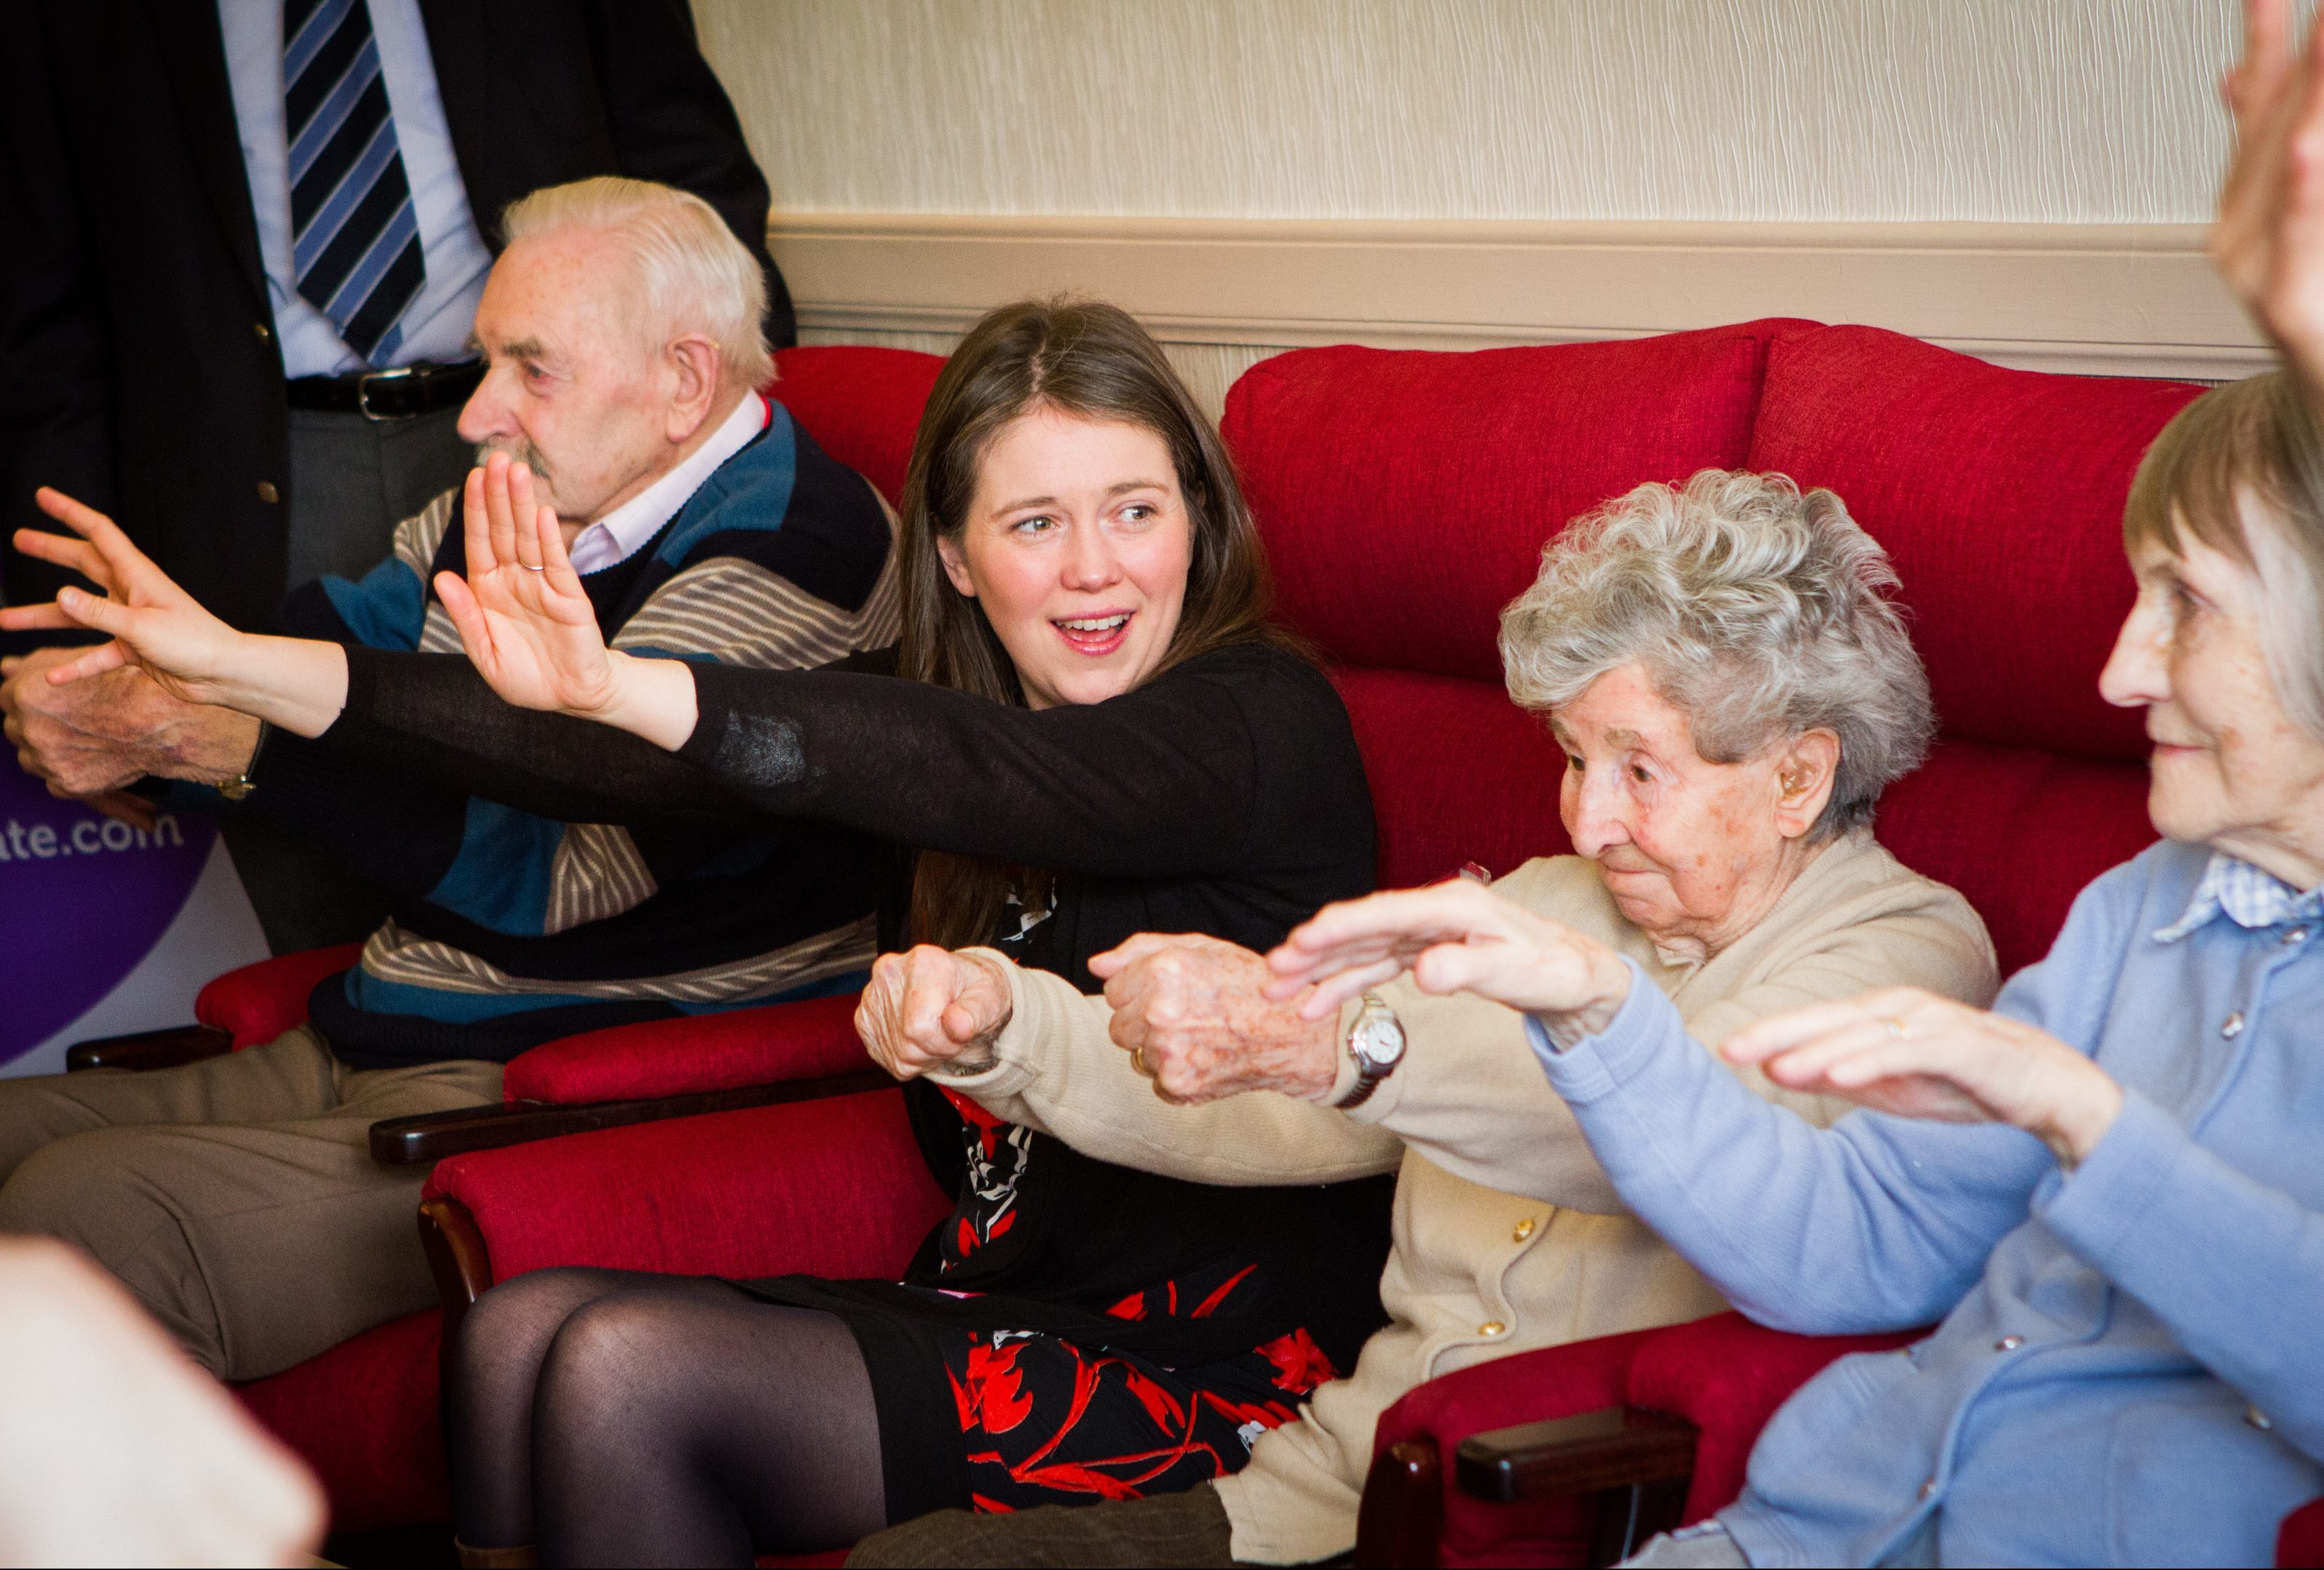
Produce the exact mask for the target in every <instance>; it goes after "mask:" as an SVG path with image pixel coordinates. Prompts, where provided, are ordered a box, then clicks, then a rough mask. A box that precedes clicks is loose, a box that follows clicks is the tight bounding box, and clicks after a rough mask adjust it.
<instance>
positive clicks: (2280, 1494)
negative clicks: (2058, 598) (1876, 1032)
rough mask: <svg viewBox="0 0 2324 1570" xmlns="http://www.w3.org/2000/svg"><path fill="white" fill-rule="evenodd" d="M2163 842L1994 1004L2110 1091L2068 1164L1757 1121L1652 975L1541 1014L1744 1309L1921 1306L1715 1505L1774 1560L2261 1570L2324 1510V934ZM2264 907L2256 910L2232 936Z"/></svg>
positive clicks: (1612, 1160) (2076, 913)
mask: <svg viewBox="0 0 2324 1570" xmlns="http://www.w3.org/2000/svg"><path fill="white" fill-rule="evenodd" d="M2255 892H2258V893H2264V892H2265V891H2264V889H2258V890H2255V888H2254V887H2252V886H2251V880H2250V879H2247V878H2244V877H2242V876H2241V875H2240V874H2238V873H2236V869H2234V868H2231V867H2227V868H2223V867H2222V866H2220V865H2219V864H2216V863H2213V862H2212V861H2211V860H2210V858H2209V853H2208V852H2207V851H2205V850H2204V849H2203V848H2202V847H2201V846H2199V845H2180V844H2174V843H2172V842H2170V841H2165V842H2163V844H2161V845H2156V846H2154V847H2153V848H2152V849H2150V850H2148V851H2146V852H2145V853H2144V854H2141V855H2140V856H2139V857H2138V858H2137V859H2135V861H2131V862H2129V863H2126V864H2124V865H2122V866H2119V867H2116V868H2115V869H2114V870H2113V871H2112V872H2110V873H2107V874H2106V875H2105V876H2104V877H2101V878H2100V879H2098V882H2095V883H2092V884H2091V885H2090V886H2089V888H2088V889H2086V890H2084V891H2082V894H2081V896H2080V899H2078V900H2076V901H2075V902H2074V908H2073V910H2072V912H2071V914H2070V915H2069V916H2068V917H2067V919H2066V925H2065V928H2064V929H2063V930H2062V931H2061V932H2060V933H2059V935H2058V941H2057V944H2056V946H2055V947H2052V950H2051V951H2050V955H2049V956H2048V957H2047V958H2045V959H2044V960H2043V961H2042V963H2041V964H2039V965H2032V966H2029V967H2028V968H2026V969H2025V970H2024V971H2021V972H2020V973H2018V974H2016V975H2015V976H2014V977H2012V978H2011V980H2010V982H2009V984H2008V985H2007V986H2006V987H2005V988H2003V989H2002V993H2001V996H2000V998H1999V999H1998V1000H1997V1002H1996V1003H1995V1005H1994V1007H1995V1011H1997V1012H1998V1013H2001V1014H2005V1015H2007V1016H2010V1017H2011V1018H2014V1019H2018V1020H2023V1021H2026V1022H2028V1023H2030V1024H2033V1025H2035V1026H2038V1027H2039V1028H2041V1029H2042V1030H2046V1031H2048V1032H2049V1033H2050V1034H2051V1035H2052V1036H2055V1037H2057V1038H2058V1039H2060V1040H2061V1041H2063V1042H2065V1043H2066V1044H2067V1045H2068V1046H2070V1047H2072V1048H2076V1049H2077V1050H2080V1051H2082V1052H2086V1053H2089V1054H2090V1055H2091V1056H2092V1057H2094V1058H2095V1059H2096V1060H2097V1061H2098V1065H2099V1066H2100V1067H2103V1068H2105V1069H2106V1070H2107V1072H2108V1073H2109V1074H2111V1075H2112V1076H2114V1078H2115V1079H2116V1082H2117V1083H2118V1084H2120V1085H2121V1086H2122V1087H2123V1096H2124V1101H2123V1109H2122V1113H2121V1115H2120V1116H2119V1117H2118V1118H2116V1121H2115V1124H2114V1127H2113V1128H2112V1129H2110V1130H2108V1131H2107V1134H2106V1137H2105V1138H2104V1139H2102V1140H2100V1141H2098V1147H2097V1149H2095V1150H2092V1151H2091V1152H2090V1155H2089V1159H2087V1160H2085V1161H2083V1162H2082V1164H2081V1165H2080V1168H2077V1169H2076V1170H2075V1171H2073V1172H2071V1173H2067V1172H2064V1171H2062V1170H2061V1169H2060V1168H2059V1166H2058V1163H2057V1161H2056V1160H2055V1159H2052V1156H2051V1154H2050V1152H2049V1150H2047V1149H2046V1148H2044V1147H2043V1144H2042V1143H2041V1141H2038V1140H2035V1139H2034V1138H2033V1136H2032V1135H2030V1134H2026V1133H2024V1132H2021V1131H2018V1130H2016V1129H2014V1128H2009V1127H2006V1126H1999V1125H1995V1124H1981V1125H1977V1126H1963V1125H1959V1124H1950V1123H1938V1122H1918V1121H1914V1120H1911V1119H1905V1118H1897V1117H1888V1116H1884V1115H1882V1114H1879V1113H1870V1112H1865V1111H1858V1112H1853V1113H1849V1114H1848V1115H1847V1116H1846V1117H1843V1118H1841V1119H1840V1121H1839V1122H1835V1123H1834V1124H1832V1125H1831V1128H1829V1129H1817V1128H1813V1127H1812V1126H1810V1125H1809V1124H1808V1123H1807V1122H1804V1121H1803V1120H1802V1119H1800V1118H1797V1117H1794V1116H1793V1115H1792V1114H1791V1113H1787V1112H1784V1111H1782V1110H1781V1109H1779V1108H1776V1107H1774V1106H1771V1105H1769V1104H1767V1103H1766V1102H1764V1101H1762V1100H1760V1099H1759V1098H1758V1097H1757V1096H1756V1095H1753V1094H1751V1093H1750V1092H1749V1091H1748V1090H1747V1089H1745V1088H1744V1086H1743V1085H1742V1082H1741V1081H1739V1080H1738V1079H1737V1078H1736V1077H1735V1076H1733V1075H1732V1074H1729V1072H1727V1070H1726V1069H1725V1068H1723V1067H1720V1064H1719V1063H1718V1062H1717V1060H1716V1059H1714V1058H1713V1057H1711V1054H1710V1053H1709V1052H1707V1051H1705V1050H1704V1049H1703V1048H1701V1047H1699V1046H1697V1045H1695V1044H1694V1043H1692V1042H1691V1041H1690V1040H1688V1039H1687V1036H1686V1029H1685V1026H1684V1025H1683V1023H1682V1022H1681V1021H1680V1020H1679V1017H1678V1015H1677V1013H1676V1012H1675V1011H1673V1010H1672V1008H1671V1006H1670V1003H1669V1002H1668V1000H1667V999H1666V998H1665V997H1664V996H1663V994H1662V993H1661V992H1660V991H1659V990H1657V989H1656V988H1655V987H1653V986H1651V985H1648V984H1645V983H1644V982H1643V981H1641V982H1638V983H1637V984H1633V985H1632V987H1631V989H1630V996H1629V998H1628V1001H1627V1002H1625V1003H1624V1004H1623V1006H1622V1008H1621V1011H1619V1012H1618V1014H1617V1015H1616V1016H1615V1018H1614V1021H1613V1022H1612V1023H1611V1024H1610V1025H1609V1026H1608V1028H1607V1029H1606V1030H1605V1032H1604V1033H1603V1034H1601V1035H1599V1036H1595V1037H1589V1038H1585V1039H1582V1041H1580V1042H1578V1043H1576V1044H1575V1045H1574V1046H1573V1047H1572V1048H1571V1049H1570V1050H1567V1051H1563V1052H1560V1051H1557V1050H1556V1049H1554V1048H1553V1047H1551V1046H1550V1043H1549V1039H1548V1037H1547V1036H1546V1034H1545V1033H1538V1032H1537V1033H1536V1035H1535V1051H1536V1053H1538V1054H1539V1055H1540V1057H1541V1059H1542V1063H1543V1067H1544V1069H1545V1072H1546V1073H1547V1074H1548V1076H1549V1079H1550V1083H1551V1084H1552V1085H1554V1086H1555V1087H1556V1088H1557V1091H1558V1093H1559V1094H1561V1095H1563V1097H1564V1098H1565V1100H1566V1102H1567V1104H1569V1105H1571V1106H1572V1109H1573V1113H1574V1116H1575V1118H1576V1120H1577V1121H1578V1122H1580V1123H1581V1125H1582V1132H1583V1133H1584V1134H1585V1135H1586V1136H1587V1137H1588V1139H1589V1141H1590V1148H1591V1150H1592V1151H1593V1152H1595V1153H1596V1155H1597V1157H1598V1159H1599V1160H1600V1163H1601V1164H1602V1165H1603V1166H1604V1168H1605V1169H1606V1172H1607V1174H1608V1176H1609V1177H1610V1178H1612V1179H1613V1181H1614V1186H1615V1187H1616V1188H1617V1189H1618V1190H1619V1191H1620V1193H1621V1195H1622V1197H1623V1198H1624V1200H1626V1201H1627V1202H1628V1204H1629V1205H1630V1206H1631V1207H1632V1209H1633V1210H1634V1211H1635V1212H1636V1213H1637V1216H1638V1217H1639V1219H1640V1220H1642V1221H1644V1222H1646V1224H1648V1225H1650V1226H1652V1227H1653V1228H1654V1229H1655V1231H1656V1232H1658V1233H1661V1234H1662V1235H1663V1237H1664V1238H1665V1239H1666V1240H1667V1241H1668V1242H1670V1244H1671V1246H1672V1247H1674V1248H1675V1249H1676V1250H1677V1251H1679V1253H1680V1254H1682V1255H1683V1256H1684V1257H1685V1258H1686V1260H1687V1261H1689V1262H1690V1263H1692V1264H1693V1265H1694V1266H1695V1267H1696V1268H1697V1269H1699V1270H1701V1271H1702V1272H1703V1274H1704V1275H1705V1276H1707V1277H1708V1278H1710V1279H1711V1282H1712V1283H1713V1284H1714V1285H1715V1286H1717V1287H1718V1288H1719V1289H1720V1292H1722V1293H1723V1294H1725V1295H1726V1297H1727V1298H1728V1300H1729V1302H1731V1303H1733V1304H1734V1305H1735V1306H1736V1307H1738V1308H1740V1309H1741V1310H1742V1311H1743V1312H1744V1313H1745V1314H1747V1315H1748V1316H1750V1317H1751V1318H1753V1319H1755V1320H1757V1321H1758V1322H1759V1323H1760V1324H1763V1325H1772V1326H1774V1327H1775V1328H1777V1329H1781V1330H1791V1331H1798V1332H1803V1333H1805V1334H1810V1335H1835V1334H1841V1333H1847V1332H1863V1331H1875V1330H1896V1329H1904V1328H1907V1327H1910V1326H1913V1325H1926V1324H1929V1323H1931V1322H1932V1321H1935V1322H1937V1328H1936V1329H1935V1330H1934V1331H1933V1332H1932V1333H1931V1334H1930V1335H1929V1336H1928V1337H1927V1338H1926V1339H1924V1340H1923V1341H1921V1342H1919V1343H1918V1344H1915V1345H1914V1346H1913V1347H1911V1348H1910V1349H1908V1350H1907V1351H1904V1352H1902V1353H1873V1354H1863V1355H1858V1356H1854V1357H1846V1358H1842V1359H1840V1361H1839V1362H1835V1363H1833V1364H1832V1365H1831V1367H1830V1368H1829V1369H1826V1370H1825V1371H1823V1372H1822V1373H1821V1374H1819V1375H1818V1376H1816V1378H1814V1379H1812V1380H1811V1381H1808V1383H1807V1384H1805V1385H1803V1387H1801V1389H1800V1390H1799V1392H1798V1393H1797V1394H1795V1395H1794V1396H1793V1398H1792V1399H1790V1400H1789V1401H1788V1402H1786V1403H1785V1404H1784V1408H1782V1409H1781V1410H1780V1411H1778V1412H1777V1413H1776V1414H1775V1419H1774V1420H1773V1421H1772V1422H1770V1423H1769V1424H1768V1425H1767V1427H1766V1432H1765V1433H1763V1434H1762V1435H1761V1436H1760V1437H1759V1442H1758V1445H1757V1447H1756V1448H1755V1449H1754V1450H1753V1451H1752V1453H1751V1465H1750V1473H1749V1483H1748V1487H1746V1489H1745V1490H1744V1492H1743V1497H1742V1498H1741V1499H1739V1500H1738V1501H1736V1502H1735V1503H1734V1504H1732V1505H1730V1506H1729V1507H1728V1508H1727V1509H1726V1510H1722V1511H1721V1512H1720V1518H1719V1519H1720V1523H1721V1524H1722V1525H1724V1526H1725V1527H1726V1528H1727V1529H1728V1531H1729V1533H1731V1534H1732V1535H1733V1537H1734V1539H1735V1541H1736V1543H1737V1544H1738V1546H1739V1547H1741V1548H1742V1550H1743V1552H1744V1554H1745V1556H1747V1557H1748V1559H1749V1560H1750V1562H1751V1563H1752V1564H1753V1565H1877V1564H1879V1563H1881V1562H1882V1561H1884V1560H1885V1559H1886V1558H1887V1557H1888V1556H1891V1555H1893V1554H1895V1553H1896V1552H1898V1551H1899V1549H1900V1548H1901V1547H1903V1546H1904V1545H1906V1544H1908V1543H1910V1542H1911V1541H1912V1540H1913V1539H1914V1537H1915V1535H1916V1534H1918V1533H1920V1532H1922V1531H1923V1530H1926V1529H1928V1528H1930V1527H1931V1526H1932V1525H1933V1528H1934V1532H1935V1536H1936V1539H1937V1547H1938V1552H1939V1556H1940V1559H1941V1563H1944V1564H1948V1565H2265V1564H2268V1563H2270V1562H2271V1560H2272V1557H2273V1548H2274V1540H2275V1531H2276V1526H2277V1523H2278V1522H2279V1521H2280V1520H2281V1519H2282V1517H2283V1516H2284V1515H2285V1514H2286V1513H2288V1512H2289V1511H2291V1510H2293V1509H2295V1508H2296V1507H2298V1506H2300V1505H2301V1504H2304V1503H2306V1502H2307V1501H2310V1500H2311V1499H2314V1498H2315V1497H2317V1496H2318V1495H2319V1494H2324V1464H2319V1463H2324V1159H2319V1150H2324V920H2320V919H2319V915H2324V911H2319V901H2318V900H2315V899H2313V898H2310V897H2303V896H2299V895H2297V894H2293V893H2292V891H2282V892H2283V893H2284V894H2287V895H2290V897H2289V898H2274V899H2255V898H2253V897H2252V896H2253V895H2254V893H2255ZM2246 921H2249V922H2251V923H2252V924H2251V925H2246Z"/></svg>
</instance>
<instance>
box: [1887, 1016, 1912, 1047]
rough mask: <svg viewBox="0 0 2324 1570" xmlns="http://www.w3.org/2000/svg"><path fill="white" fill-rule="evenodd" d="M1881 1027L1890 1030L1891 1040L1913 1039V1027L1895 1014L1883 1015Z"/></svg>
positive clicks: (1889, 1036)
mask: <svg viewBox="0 0 2324 1570" xmlns="http://www.w3.org/2000/svg"><path fill="white" fill-rule="evenodd" d="M1880 1028H1881V1029H1882V1030H1886V1031H1887V1032H1888V1039H1890V1040H1891V1041H1910V1040H1911V1039H1913V1028H1912V1027H1911V1026H1910V1025H1907V1024H1905V1023H1904V1021H1902V1020H1900V1019H1898V1018H1896V1016H1895V1015H1894V1014H1887V1015H1884V1016H1882V1018H1881V1021H1880Z"/></svg>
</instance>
